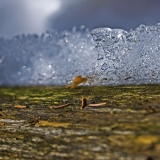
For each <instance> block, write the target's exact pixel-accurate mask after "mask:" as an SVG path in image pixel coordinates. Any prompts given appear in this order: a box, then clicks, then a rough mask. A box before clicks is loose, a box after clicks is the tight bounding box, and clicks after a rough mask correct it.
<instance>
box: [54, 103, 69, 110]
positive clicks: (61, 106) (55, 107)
mask: <svg viewBox="0 0 160 160" xmlns="http://www.w3.org/2000/svg"><path fill="white" fill-rule="evenodd" d="M69 105H71V103H67V104H63V105H60V106H53V107H51V108H53V109H59V108H64V107H67V106H69Z"/></svg>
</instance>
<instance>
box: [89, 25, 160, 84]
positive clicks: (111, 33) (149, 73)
mask: <svg viewBox="0 0 160 160" xmlns="http://www.w3.org/2000/svg"><path fill="white" fill-rule="evenodd" d="M92 36H93V38H94V40H95V42H96V43H97V46H96V47H97V49H98V56H97V60H96V61H95V62H94V64H93V72H94V73H95V75H96V76H97V77H98V78H99V79H100V81H101V84H107V85H108V84H114V85H115V84H141V83H143V84H144V83H147V84H148V83H159V82H160V24H157V25H155V26H144V25H140V26H139V27H138V28H136V30H132V31H130V32H127V31H124V30H122V29H110V28H99V29H95V30H93V31H92Z"/></svg>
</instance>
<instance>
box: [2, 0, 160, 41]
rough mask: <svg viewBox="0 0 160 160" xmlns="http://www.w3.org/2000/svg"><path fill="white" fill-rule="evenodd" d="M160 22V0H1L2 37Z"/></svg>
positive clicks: (127, 27) (130, 27) (135, 25)
mask: <svg viewBox="0 0 160 160" xmlns="http://www.w3.org/2000/svg"><path fill="white" fill-rule="evenodd" d="M158 22H160V1H159V0H0V37H7V38H9V37H12V36H14V35H16V34H22V33H23V34H33V33H35V34H41V33H42V32H45V31H46V30H50V29H53V28H54V29H57V30H59V31H62V30H66V29H67V30H71V29H72V28H73V26H76V27H78V28H79V27H80V26H81V25H84V26H86V27H88V28H90V29H94V28H98V27H111V28H123V29H125V30H130V29H134V28H135V27H137V26H139V25H140V24H145V25H154V24H156V23H158Z"/></svg>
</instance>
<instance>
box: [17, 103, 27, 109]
mask: <svg viewBox="0 0 160 160" xmlns="http://www.w3.org/2000/svg"><path fill="white" fill-rule="evenodd" d="M14 108H18V109H24V108H27V107H26V106H22V105H19V104H15V105H14Z"/></svg>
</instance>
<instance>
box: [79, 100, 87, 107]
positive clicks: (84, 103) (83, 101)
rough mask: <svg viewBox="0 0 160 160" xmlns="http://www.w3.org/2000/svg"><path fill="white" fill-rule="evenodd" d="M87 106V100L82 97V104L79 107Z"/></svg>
mask: <svg viewBox="0 0 160 160" xmlns="http://www.w3.org/2000/svg"><path fill="white" fill-rule="evenodd" d="M86 106H87V100H86V98H82V105H81V107H80V109H84V108H85V107H86Z"/></svg>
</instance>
